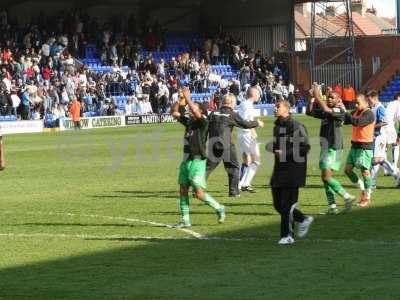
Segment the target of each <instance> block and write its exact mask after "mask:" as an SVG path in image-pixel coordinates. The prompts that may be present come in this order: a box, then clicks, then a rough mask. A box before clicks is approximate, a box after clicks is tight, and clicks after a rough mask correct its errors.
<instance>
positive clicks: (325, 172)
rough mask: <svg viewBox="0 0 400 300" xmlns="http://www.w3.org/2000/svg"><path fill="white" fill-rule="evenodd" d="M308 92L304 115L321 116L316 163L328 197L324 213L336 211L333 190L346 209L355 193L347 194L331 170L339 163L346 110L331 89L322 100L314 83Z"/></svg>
mask: <svg viewBox="0 0 400 300" xmlns="http://www.w3.org/2000/svg"><path fill="white" fill-rule="evenodd" d="M310 93H311V96H312V99H310V101H309V103H308V106H307V115H309V116H312V117H314V118H317V119H321V130H320V139H321V156H320V163H319V167H320V169H321V179H322V181H323V183H324V187H325V193H326V197H327V199H328V205H329V207H328V211H327V214H331V215H334V214H337V213H338V209H337V207H336V201H335V194H337V195H339V196H340V197H342V198H343V199H344V202H345V210H346V211H349V210H350V209H351V207H352V205H353V203H354V202H355V200H356V197H354V196H352V195H350V194H349V193H348V192H347V191H346V190H345V189H344V188H343V186H342V185H341V184H340V182H339V181H338V180H336V179H335V178H334V177H333V175H334V172H335V171H336V172H337V171H339V170H340V167H341V156H342V152H343V133H342V126H343V123H344V119H345V115H346V110H345V109H344V108H343V107H342V105H341V100H340V97H339V95H338V94H337V93H335V92H331V93H329V94H328V95H327V101H326V102H325V101H323V100H322V95H321V91H320V89H319V87H318V86H317V85H314V87H313V89H312V90H311V91H310ZM315 104H316V105H315Z"/></svg>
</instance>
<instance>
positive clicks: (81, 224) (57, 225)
mask: <svg viewBox="0 0 400 300" xmlns="http://www.w3.org/2000/svg"><path fill="white" fill-rule="evenodd" d="M2 225H3V226H13V227H19V226H21V227H25V226H46V227H74V226H76V227H129V228H135V227H149V225H145V224H105V223H102V224H96V223H21V224H2ZM153 227H154V226H153Z"/></svg>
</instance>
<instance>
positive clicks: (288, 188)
mask: <svg viewBox="0 0 400 300" xmlns="http://www.w3.org/2000/svg"><path fill="white" fill-rule="evenodd" d="M275 115H276V117H277V120H276V121H275V127H274V132H273V141H272V142H270V143H268V144H267V151H269V152H272V153H273V154H274V156H275V165H274V170H273V174H272V178H271V187H272V198H273V201H274V207H275V209H276V210H277V211H278V212H279V214H280V215H281V240H280V241H279V244H281V245H289V244H293V243H294V236H293V229H294V222H293V221H295V222H298V223H300V224H299V228H298V230H299V232H298V236H299V237H305V236H306V234H307V233H308V229H309V227H310V225H311V223H312V222H313V218H312V217H306V216H304V215H303V213H302V212H301V211H299V210H297V209H296V206H297V201H298V198H299V188H300V187H303V186H305V184H306V176H307V154H308V152H309V150H310V144H309V141H308V136H307V130H306V128H305V127H304V125H303V124H301V123H299V122H297V121H295V120H293V119H292V117H291V115H290V104H289V102H287V101H281V102H278V103H277V104H276V108H275Z"/></svg>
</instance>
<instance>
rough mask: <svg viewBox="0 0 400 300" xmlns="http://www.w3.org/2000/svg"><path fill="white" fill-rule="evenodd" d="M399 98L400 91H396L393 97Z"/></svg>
mask: <svg viewBox="0 0 400 300" xmlns="http://www.w3.org/2000/svg"><path fill="white" fill-rule="evenodd" d="M399 98H400V92H398V93H396V94H395V95H394V99H396V100H397V99H399Z"/></svg>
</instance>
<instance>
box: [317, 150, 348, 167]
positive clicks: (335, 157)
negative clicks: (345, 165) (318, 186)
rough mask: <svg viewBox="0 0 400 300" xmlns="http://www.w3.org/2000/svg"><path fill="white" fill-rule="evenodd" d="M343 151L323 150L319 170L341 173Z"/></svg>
mask: <svg viewBox="0 0 400 300" xmlns="http://www.w3.org/2000/svg"><path fill="white" fill-rule="evenodd" d="M342 153H343V151H342V150H336V149H333V148H329V149H328V150H321V155H320V158H319V168H320V170H333V171H339V170H340V167H341V166H342V161H341V157H342Z"/></svg>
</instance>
